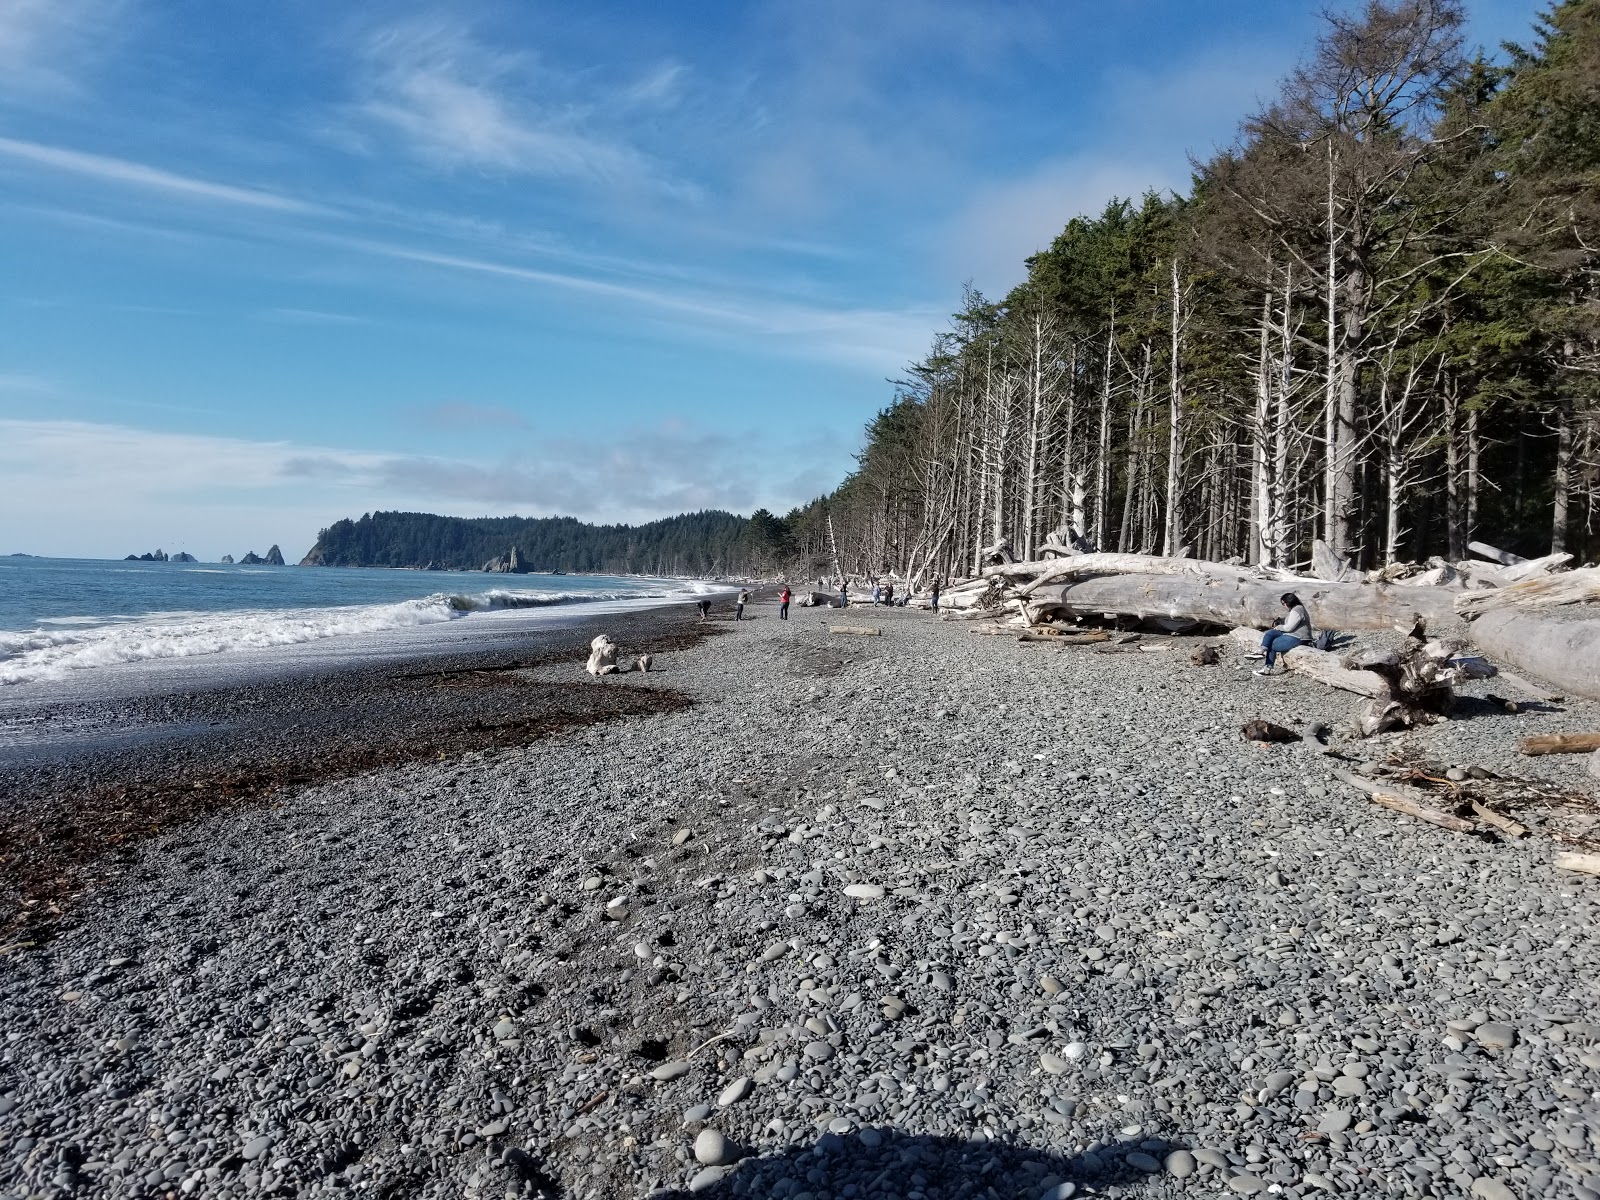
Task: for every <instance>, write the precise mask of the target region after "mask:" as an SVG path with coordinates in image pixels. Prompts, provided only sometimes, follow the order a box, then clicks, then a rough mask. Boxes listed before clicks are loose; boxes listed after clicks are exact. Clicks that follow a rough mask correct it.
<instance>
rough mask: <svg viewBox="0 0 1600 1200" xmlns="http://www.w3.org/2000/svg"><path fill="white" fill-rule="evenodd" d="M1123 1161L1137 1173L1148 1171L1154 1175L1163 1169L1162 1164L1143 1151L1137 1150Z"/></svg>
mask: <svg viewBox="0 0 1600 1200" xmlns="http://www.w3.org/2000/svg"><path fill="white" fill-rule="evenodd" d="M1123 1161H1124V1162H1126V1163H1127V1164H1128V1165H1129V1166H1130V1167H1132V1168H1133V1169H1134V1170H1136V1171H1147V1172H1149V1173H1150V1174H1152V1175H1153V1174H1155V1173H1156V1172H1157V1171H1159V1170H1160V1169H1161V1164H1160V1163H1158V1162H1157V1161H1156V1160H1155V1159H1154V1158H1153V1157H1152V1156H1150V1155H1148V1154H1146V1153H1145V1152H1144V1151H1143V1150H1135V1151H1134V1152H1133V1153H1132V1154H1129V1155H1126V1156H1124V1158H1123Z"/></svg>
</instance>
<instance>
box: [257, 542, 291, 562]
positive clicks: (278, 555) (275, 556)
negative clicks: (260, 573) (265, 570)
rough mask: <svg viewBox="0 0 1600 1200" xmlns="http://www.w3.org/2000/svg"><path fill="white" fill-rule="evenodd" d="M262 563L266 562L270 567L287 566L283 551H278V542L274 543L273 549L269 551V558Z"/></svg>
mask: <svg viewBox="0 0 1600 1200" xmlns="http://www.w3.org/2000/svg"><path fill="white" fill-rule="evenodd" d="M262 561H263V562H265V563H266V564H267V566H269V567H281V566H285V565H286V564H285V563H284V561H283V551H282V550H279V549H278V545H277V543H276V542H274V543H273V545H272V549H271V550H268V551H267V557H266V558H264V559H263V560H262Z"/></svg>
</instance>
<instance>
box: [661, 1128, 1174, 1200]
mask: <svg viewBox="0 0 1600 1200" xmlns="http://www.w3.org/2000/svg"><path fill="white" fill-rule="evenodd" d="M1182 1148H1183V1147H1181V1146H1180V1145H1178V1144H1177V1143H1175V1142H1170V1141H1167V1140H1166V1139H1163V1138H1151V1139H1143V1140H1134V1141H1127V1142H1119V1143H1113V1144H1110V1145H1108V1146H1106V1148H1104V1149H1102V1150H1099V1151H1095V1152H1093V1153H1085V1154H1077V1155H1070V1156H1063V1155H1059V1154H1055V1153H1052V1152H1051V1151H1048V1150H1041V1149H1036V1148H1033V1147H1030V1146H1026V1145H1021V1144H1018V1143H1015V1142H1008V1141H998V1140H991V1139H988V1138H985V1137H982V1136H978V1137H973V1138H961V1137H943V1136H936V1135H932V1134H910V1133H904V1132H901V1131H899V1130H895V1129H877V1128H871V1127H868V1128H863V1129H856V1130H852V1131H851V1132H849V1133H846V1134H836V1133H825V1134H823V1135H822V1136H821V1137H820V1138H818V1139H817V1140H816V1141H814V1142H810V1143H807V1144H805V1145H800V1146H791V1147H789V1148H788V1149H786V1150H783V1151H780V1152H778V1153H776V1154H772V1155H767V1156H763V1157H752V1158H747V1159H744V1160H743V1161H741V1162H739V1163H738V1164H736V1165H735V1166H734V1167H732V1168H731V1169H724V1168H714V1169H711V1170H707V1171H703V1172H702V1173H701V1175H699V1176H697V1177H696V1179H695V1181H694V1182H695V1184H697V1185H698V1186H697V1187H696V1188H694V1189H693V1190H691V1189H689V1188H684V1189H678V1190H667V1191H658V1192H654V1193H652V1200H688V1198H689V1197H690V1196H691V1195H693V1196H699V1197H706V1198H708V1200H731V1198H732V1197H735V1196H737V1197H741V1198H742V1197H762V1198H765V1197H769V1196H770V1197H798V1196H799V1195H801V1194H802V1193H810V1194H811V1195H814V1196H823V1195H827V1196H858V1197H866V1196H887V1195H891V1194H892V1195H896V1196H903V1195H905V1194H906V1193H908V1192H913V1191H914V1192H918V1193H920V1194H921V1195H922V1196H923V1197H925V1200H956V1198H958V1197H962V1198H965V1197H979V1196H1004V1197H1008V1198H1009V1197H1020V1198H1023V1200H1056V1198H1057V1197H1058V1196H1062V1195H1070V1194H1072V1193H1073V1192H1074V1190H1076V1193H1077V1194H1078V1195H1083V1194H1084V1190H1085V1188H1086V1187H1087V1186H1093V1188H1094V1189H1095V1191H1096V1192H1100V1193H1104V1191H1105V1190H1106V1189H1107V1188H1111V1187H1118V1188H1120V1189H1122V1190H1123V1191H1124V1192H1127V1193H1129V1194H1137V1193H1138V1192H1139V1191H1140V1190H1141V1189H1140V1188H1138V1186H1137V1185H1138V1184H1139V1183H1141V1182H1142V1181H1144V1180H1148V1179H1150V1178H1151V1177H1152V1175H1153V1174H1155V1173H1156V1172H1155V1171H1152V1170H1151V1168H1152V1167H1156V1168H1159V1164H1160V1163H1162V1162H1163V1161H1164V1160H1165V1158H1166V1156H1167V1155H1168V1154H1170V1153H1171V1152H1172V1151H1174V1150H1178V1149H1182ZM1129 1155H1135V1156H1140V1155H1142V1156H1144V1157H1143V1158H1142V1159H1141V1158H1139V1157H1135V1158H1134V1161H1133V1162H1132V1163H1130V1162H1129V1161H1128V1156H1129ZM723 1170H726V1173H725V1174H722V1175H721V1177H720V1178H717V1175H718V1173H719V1172H720V1171H723ZM1062 1184H1073V1185H1076V1187H1075V1189H1074V1188H1073V1187H1061V1185H1062Z"/></svg>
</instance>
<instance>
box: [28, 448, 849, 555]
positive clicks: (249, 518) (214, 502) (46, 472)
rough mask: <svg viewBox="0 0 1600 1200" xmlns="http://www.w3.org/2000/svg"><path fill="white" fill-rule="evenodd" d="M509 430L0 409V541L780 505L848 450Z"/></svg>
mask: <svg viewBox="0 0 1600 1200" xmlns="http://www.w3.org/2000/svg"><path fill="white" fill-rule="evenodd" d="M507 436H508V435H507V433H506V432H505V431H499V432H498V433H497V437H498V439H499V440H500V441H502V442H503V441H505V439H506V437H507ZM522 440H523V441H524V443H525V445H524V447H523V448H522V449H520V450H516V451H511V452H507V453H506V454H505V455H504V456H503V457H501V458H499V459H497V460H494V461H485V460H474V459H469V458H447V457H440V456H426V455H417V454H393V453H382V452H376V451H369V450H346V449H339V448H330V447H325V446H315V445H306V444H299V443H294V442H288V441H273V442H258V441H250V440H247V439H243V438H229V437H216V436H211V435H205V434H184V433H169V432H163V431H155V430H147V429H137V428H131V427H128V426H119V425H106V424H98V423H91V422H84V421H49V420H14V419H0V477H3V478H5V479H6V481H7V487H6V488H5V489H3V490H0V553H10V552H12V551H26V552H29V553H36V554H62V555H85V556H93V557H104V556H110V557H120V556H122V555H123V554H127V553H133V552H143V551H145V550H152V549H154V548H156V547H157V546H161V547H162V548H163V549H166V550H168V551H172V550H175V549H187V550H189V551H190V552H191V553H194V554H196V555H198V556H199V557H202V558H209V559H215V558H218V557H220V556H221V555H222V554H223V553H232V554H234V555H236V556H237V555H239V554H242V553H243V552H244V551H245V550H247V549H255V550H257V551H262V550H265V548H266V547H267V546H269V545H271V544H272V543H274V542H276V543H278V544H279V545H281V546H282V547H283V549H284V554H285V556H286V557H288V556H294V557H298V556H299V555H303V554H304V553H305V551H306V550H307V549H309V548H310V546H311V544H312V542H313V541H314V540H315V537H316V533H317V530H318V529H320V528H322V527H324V526H326V525H328V524H330V523H332V522H333V521H335V520H337V519H339V518H340V517H344V516H358V515H360V514H361V513H362V512H367V511H371V510H373V509H379V508H384V509H396V508H397V509H412V510H423V511H433V512H441V513H447V514H451V513H453V514H456V515H460V516H476V515H481V514H483V513H484V512H486V511H487V512H490V513H494V514H508V513H520V514H522V515H526V516H543V515H549V514H554V513H560V514H564V515H571V516H576V517H579V518H582V519H584V520H589V521H602V522H613V521H627V522H637V521H644V520H650V519H653V518H656V517H661V516H667V515H670V514H672V513H677V512H685V511H691V510H695V509H700V508H727V509H732V510H734V511H739V512H749V511H751V510H752V509H754V508H756V507H759V506H762V505H765V506H766V507H768V508H771V509H774V510H776V511H785V510H787V509H788V508H790V507H792V506H793V505H795V504H798V503H802V502H804V501H805V500H808V499H810V498H811V497H812V495H814V494H815V492H816V491H817V490H818V485H817V481H818V480H819V479H826V480H830V481H837V480H838V479H839V478H840V477H841V476H842V473H843V471H844V469H845V467H846V466H847V464H848V450H849V448H848V447H846V446H844V445H843V444H842V443H837V442H835V441H834V440H832V439H828V438H820V439H819V438H812V439H809V440H808V441H806V442H803V443H796V444H786V443H778V442H776V441H774V440H773V439H771V438H770V437H769V436H768V435H766V434H764V433H760V432H756V431H740V432H733V433H725V432H706V431H703V430H697V429H693V428H689V427H686V426H683V425H681V424H671V423H669V424H664V425H659V426H655V427H650V428H637V429H623V430H616V431H607V432H606V433H604V434H603V435H599V436H596V437H595V438H593V439H576V438H570V437H563V438H535V437H531V436H530V437H527V438H524V439H522Z"/></svg>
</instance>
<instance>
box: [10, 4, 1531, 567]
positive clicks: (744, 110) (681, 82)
mask: <svg viewBox="0 0 1600 1200" xmlns="http://www.w3.org/2000/svg"><path fill="white" fill-rule="evenodd" d="M1322 7H1323V5H1322V2H1321V0H1315V2H1312V3H1300V2H1299V0H1227V2H1221V0H1215V2H1204V0H1044V2H1040V3H1031V2H1026V0H1015V2H1011V0H967V2H957V0H873V3H870V4H864V3H859V2H858V0H804V2H798V0H795V2H766V0H747V2H740V3H733V2H721V0H700V2H697V3H695V4H661V3H659V2H640V3H615V2H608V0H585V2H583V3H578V2H572V3H547V2H545V0H502V2H494V0H457V2H454V3H450V4H427V3H415V4H412V3H406V2H404V0H384V2H382V3H376V2H375V3H360V2H353V3H346V4H338V5H329V4H326V3H324V2H321V0H276V2H275V3H272V4H261V3H259V0H161V2H158V0H0V553H9V552H27V553H34V554H48V555H60V556H73V557H121V556H122V555H124V554H127V553H133V552H143V551H146V550H152V549H154V548H156V547H158V546H159V547H162V548H164V549H166V550H167V551H168V552H174V551H177V550H180V549H182V550H187V551H189V552H190V553H193V554H195V555H196V556H197V557H200V558H202V559H207V560H211V559H216V558H218V557H220V556H221V555H222V554H224V553H231V554H233V555H234V556H236V557H237V556H240V555H242V554H243V553H244V552H245V551H246V550H249V549H254V550H256V551H258V552H262V551H264V550H265V549H266V547H267V546H268V545H270V544H272V543H278V544H280V545H281V546H282V547H283V551H284V554H285V555H286V556H288V557H290V558H291V559H294V558H298V557H299V556H300V555H302V554H304V553H305V552H306V550H308V549H309V548H310V546H311V545H312V543H313V541H314V540H315V538H316V535H317V531H318V530H319V529H321V528H323V527H325V526H327V525H329V524H331V523H332V522H333V521H335V520H337V519H339V518H340V517H345V516H351V517H354V516H359V515H360V514H361V513H363V512H368V511H372V510H376V509H397V508H398V509H407V510H416V511H428V512H441V513H451V514H456V515H461V516H476V515H484V514H494V515H499V514H507V513H518V514H522V515H527V516H543V515H550V514H557V513H559V514H568V515H573V516H577V517H580V518H582V519H585V520H591V521H605V522H612V521H640V520H648V519H651V518H654V517H659V516H666V515H669V514H672V513H675V512H681V511H689V510H695V509H701V508H726V509H730V510H732V511H735V512H741V513H748V512H750V511H752V510H754V509H755V508H758V507H767V508H770V509H772V510H774V511H776V512H779V513H782V512H785V511H787V510H788V509H790V508H791V507H793V506H795V505H797V504H800V503H804V502H805V501H807V500H809V499H811V498H813V497H815V496H817V495H820V494H823V493H825V492H827V491H828V490H830V489H831V488H832V487H834V486H835V485H836V484H837V483H838V482H839V480H840V479H842V478H843V476H844V475H845V473H846V472H847V471H848V470H849V469H850V467H851V466H852V463H853V458H852V455H853V454H854V453H855V452H856V451H857V450H858V449H859V446H860V439H861V431H862V427H863V425H864V423H865V422H866V421H867V420H869V419H870V418H871V416H872V415H873V414H874V413H875V412H876V411H877V410H878V409H879V408H881V407H883V406H884V405H885V404H886V403H888V402H889V401H890V400H891V399H892V397H893V387H892V385H891V383H890V382H889V380H892V379H893V378H894V377H896V376H897V375H898V374H900V373H901V371H902V369H903V368H904V366H905V365H906V364H907V363H909V362H912V361H915V360H916V359H918V358H920V357H921V356H922V355H923V354H924V353H925V352H926V350H927V349H928V347H929V345H930V343H931V341H932V338H933V335H934V333H935V332H936V331H937V330H938V329H940V328H942V327H944V325H945V324H946V322H947V319H948V314H949V313H950V312H952V311H954V309H955V308H956V307H957V306H958V304H959V301H960V294H961V288H962V285H963V283H965V282H967V281H971V282H972V283H973V284H975V285H976V286H977V287H979V288H980V289H981V290H983V291H984V292H985V293H986V294H989V295H993V296H999V295H1003V294H1004V293H1005V292H1006V291H1007V290H1008V289H1009V288H1011V287H1012V286H1013V285H1015V284H1016V283H1017V282H1018V281H1019V280H1020V279H1021V277H1022V274H1023V259H1024V257H1025V256H1026V255H1028V254H1030V253H1032V252H1033V251H1035V250H1037V249H1040V248H1042V247H1044V246H1047V245H1048V244H1049V243H1050V241H1051V239H1052V238H1053V237H1054V235H1055V234H1056V233H1057V232H1059V230H1060V229H1061V227H1062V226H1063V225H1065V223H1066V222H1067V221H1068V220H1070V219H1071V218H1072V217H1073V216H1075V215H1077V214H1079V213H1095V212H1098V211H1100V210H1101V209H1102V208H1103V206H1104V205H1105V203H1106V201H1107V200H1109V199H1110V198H1112V197H1113V196H1128V195H1138V194H1141V193H1143V192H1144V191H1145V190H1146V189H1150V188H1154V189H1157V190H1167V189H1177V190H1183V189H1184V188H1185V187H1186V186H1187V183H1188V179H1189V157H1188V156H1189V154H1190V153H1194V154H1197V155H1199V156H1201V157H1205V156H1207V155H1208V154H1209V153H1210V152H1211V151H1212V150H1213V149H1215V148H1217V147H1220V146H1223V145H1226V144H1227V143H1229V142H1230V141H1231V140H1232V138H1233V136H1234V133H1235V130H1236V128H1237V124H1238V121H1239V119H1240V118H1241V117H1242V116H1243V115H1244V114H1246V113H1247V112H1249V111H1250V110H1251V109H1252V108H1254V107H1257V106H1259V105H1260V103H1262V102H1263V101H1264V100H1266V99H1267V98H1268V97H1270V96H1271V95H1272V93H1273V92H1274V90H1275V88H1276V85H1277V81H1278V80H1279V79H1281V78H1282V77H1283V76H1284V75H1285V74H1286V73H1287V72H1288V71H1289V70H1290V69H1292V67H1293V66H1294V63H1295V61H1296V59H1297V57H1298V56H1299V55H1300V54H1301V53H1303V52H1304V51H1305V50H1306V48H1307V47H1309V45H1310V44H1311V42H1312V40H1313V39H1314V38H1315V37H1316V34H1317V31H1318V29H1319V23H1320V22H1319V16H1318V13H1319V11H1320V10H1321V8H1322ZM1535 7H1536V6H1535V5H1534V4H1532V3H1525V2H1522V0H1477V3H1475V4H1472V5H1471V13H1472V25H1471V28H1470V37H1471V40H1472V41H1473V42H1474V43H1476V44H1480V45H1484V46H1487V47H1490V48H1493V47H1495V46H1497V45H1498V44H1499V43H1500V42H1501V41H1502V40H1505V39H1508V38H1509V39H1513V40H1525V38H1526V35H1527V32H1528V29H1529V26H1530V23H1531V20H1532V15H1533V12H1534V10H1535Z"/></svg>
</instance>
